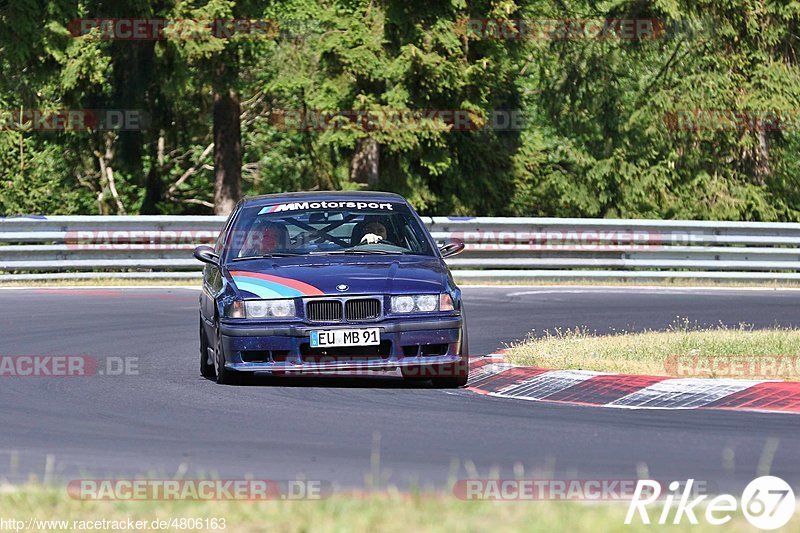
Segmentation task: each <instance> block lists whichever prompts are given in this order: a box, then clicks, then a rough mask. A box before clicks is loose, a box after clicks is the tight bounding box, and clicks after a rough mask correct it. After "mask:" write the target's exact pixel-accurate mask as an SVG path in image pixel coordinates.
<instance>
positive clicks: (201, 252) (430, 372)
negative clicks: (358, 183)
mask: <svg viewBox="0 0 800 533" xmlns="http://www.w3.org/2000/svg"><path fill="white" fill-rule="evenodd" d="M463 249H464V244H463V242H461V241H458V240H450V241H448V242H447V243H445V244H443V245H442V246H441V247H437V246H436V243H435V242H434V240H433V239H432V237H431V235H430V233H429V232H428V230H427V228H426V227H425V225H424V224H423V223H422V220H421V219H420V217H419V216H418V215H417V213H416V212H415V211H414V209H413V208H412V207H411V206H410V205H409V204H408V202H407V201H406V200H405V199H403V198H402V197H401V196H398V195H395V194H389V193H380V192H314V193H289V194H275V195H266V196H258V197H252V198H245V199H243V200H242V201H241V202H239V204H238V205H237V206H236V208H235V209H234V210H233V212H232V213H231V215H230V217H229V218H228V220H227V222H226V223H225V226H224V229H223V230H222V232H221V233H220V235H219V237H218V239H217V241H216V243H215V246H214V247H211V246H200V247H198V248H197V249H196V250H195V252H194V256H195V257H196V258H197V259H199V260H200V261H202V262H204V263H206V265H205V268H204V270H203V291H202V294H201V296H200V372H201V373H202V375H203V376H206V377H209V378H213V377H216V380H217V382H218V383H224V384H234V383H240V382H241V381H242V379H243V378H245V377H247V376H251V375H253V374H273V375H283V374H290V373H314V374H320V373H321V374H330V373H333V374H353V373H356V374H369V373H373V372H374V371H382V372H386V371H395V372H396V371H397V370H398V369H399V370H400V371H401V372H402V375H403V377H404V378H406V379H408V380H431V381H432V382H433V384H434V385H435V386H439V387H460V386H463V385H465V384H466V382H467V378H468V373H469V365H468V354H469V349H468V341H467V325H466V317H465V315H464V308H463V305H462V302H461V291H460V289H459V288H458V287H457V286H456V284H455V283H454V282H453V277H452V275H451V274H450V271H449V270H448V268H447V265H446V264H445V262H444V258H445V257H449V256H452V255H455V254H457V253H459V252H461V251H462V250H463Z"/></svg>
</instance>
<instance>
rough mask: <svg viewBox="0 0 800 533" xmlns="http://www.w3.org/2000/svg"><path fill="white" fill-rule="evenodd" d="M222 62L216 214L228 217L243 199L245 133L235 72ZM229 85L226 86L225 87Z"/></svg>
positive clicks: (218, 97) (216, 139) (217, 95)
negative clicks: (243, 131) (243, 140)
mask: <svg viewBox="0 0 800 533" xmlns="http://www.w3.org/2000/svg"><path fill="white" fill-rule="evenodd" d="M228 59H229V58H227V57H222V58H220V63H219V67H218V68H217V81H219V82H220V85H223V86H224V88H221V87H216V88H215V90H214V213H215V214H217V215H227V214H229V213H230V212H231V211H232V210H233V208H234V207H235V206H236V202H238V201H239V198H241V196H242V131H241V123H240V121H239V116H240V115H241V106H240V103H239V94H238V93H237V92H236V90H235V89H234V88H232V87H231V85H232V83H231V79H234V80H235V78H236V74H235V72H236V70H235V69H234V68H228V66H227V65H226V63H228ZM225 82H227V83H225Z"/></svg>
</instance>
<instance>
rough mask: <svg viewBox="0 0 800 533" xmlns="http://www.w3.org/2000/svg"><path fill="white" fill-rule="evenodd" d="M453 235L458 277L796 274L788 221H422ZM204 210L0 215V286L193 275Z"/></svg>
mask: <svg viewBox="0 0 800 533" xmlns="http://www.w3.org/2000/svg"><path fill="white" fill-rule="evenodd" d="M423 220H424V221H425V223H426V225H427V226H428V228H429V229H430V230H431V233H432V234H433V236H434V238H435V239H436V240H437V241H442V240H445V239H448V238H452V237H455V238H459V239H462V240H464V242H465V243H466V244H467V248H466V250H465V252H464V253H463V254H462V255H459V256H457V257H454V258H451V259H448V264H449V265H450V267H451V269H452V270H453V272H454V274H455V275H456V277H458V278H470V279H485V280H507V279H515V278H542V279H574V278H587V279H625V278H632V279H657V278H700V279H719V280H725V279H728V280H800V224H795V223H760V222H709V221H687V220H617V219H581V218H574V219H565V218H489V217H483V218H461V217H433V218H431V217H424V218H423ZM223 222H224V217H213V216H52V217H11V218H0V272H1V273H0V281H3V280H24V279H51V278H64V279H67V278H109V277H118V278H151V279H152V278H171V279H175V278H184V277H189V278H196V277H199V275H200V270H201V264H200V263H199V262H197V261H196V260H195V259H194V258H193V257H192V254H191V252H192V250H193V249H194V247H195V246H197V245H198V244H204V243H206V244H207V243H210V242H212V241H213V239H214V238H215V236H216V234H217V232H218V231H219V229H220V228H221V226H222V224H223Z"/></svg>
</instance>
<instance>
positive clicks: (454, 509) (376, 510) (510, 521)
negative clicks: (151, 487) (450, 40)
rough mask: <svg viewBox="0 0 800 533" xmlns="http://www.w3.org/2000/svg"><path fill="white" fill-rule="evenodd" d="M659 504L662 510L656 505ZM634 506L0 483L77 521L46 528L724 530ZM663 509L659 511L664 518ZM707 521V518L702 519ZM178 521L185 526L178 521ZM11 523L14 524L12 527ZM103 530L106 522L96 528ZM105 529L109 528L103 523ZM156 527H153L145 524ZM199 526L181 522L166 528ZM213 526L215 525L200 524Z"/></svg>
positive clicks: (42, 516)
mask: <svg viewBox="0 0 800 533" xmlns="http://www.w3.org/2000/svg"><path fill="white" fill-rule="evenodd" d="M654 509H655V508H654ZM626 511H627V504H624V503H619V502H616V503H599V504H591V505H590V504H582V503H576V502H542V501H530V502H489V501H462V500H459V499H456V498H455V497H453V496H450V495H445V494H442V493H421V494H404V493H397V492H390V493H369V494H361V495H359V494H336V495H334V496H332V497H331V498H329V499H326V500H321V501H270V502H241V501H239V502H236V501H233V502H232V501H202V502H190V501H177V502H176V501H172V502H148V501H136V502H122V501H116V502H89V501H79V500H73V499H70V498H69V497H67V496H66V494H65V491H64V490H63V489H61V490H57V489H55V488H44V487H41V486H24V487H21V488H12V489H10V490H3V488H2V487H0V517H2V518H3V519H4V520H8V519H14V520H21V521H25V522H26V523H27V521H28V520H29V519H32V518H33V519H36V520H40V521H41V520H58V521H67V522H68V525H69V527H68V528H62V527H59V526H58V525H54V524H51V525H50V527H49V528H48V527H41V526H42V524H40V528H39V529H38V530H39V531H65V530H74V529H76V527H75V524H74V521H99V520H109V521H127V520H128V519H129V518H130V519H131V520H132V521H134V522H136V521H146V522H148V524H149V523H150V522H151V521H152V520H155V519H158V520H171V519H174V518H177V519H180V518H190V519H205V518H209V519H211V518H216V519H225V526H226V527H225V529H224V530H223V529H217V531H226V532H229V533H230V532H250V531H281V532H305V531H323V532H327V531H330V532H339V531H347V532H361V531H364V532H372V531H388V532H393V531H397V532H405V531H433V532H438V531H441V532H451V531H476V532H477V531H503V532H505V531H509V532H511V531H531V532H538V531H541V532H550V531H576V532H581V531H587V532H589V531H591V532H594V531H610V532H615V531H619V532H626V533H634V532H646V531H653V529H654V528H657V529H658V530H659V531H662V530H666V531H692V532H695V533H697V532H705V531H718V530H719V528H715V526H710V525H707V524H706V525H703V524H702V522H701V525H695V526H692V525H691V524H689V523H688V521H686V520H684V521H685V522H686V523H685V524H683V525H680V526H671V525H670V526H652V525H650V526H647V525H642V524H640V523H635V524H634V525H625V524H624V519H625V514H626ZM659 512H660V506H659V507H658V509H656V510H653V511H651V515H652V516H651V518H652V519H655V520H657V518H658V514H659ZM701 520H702V519H701ZM176 525H177V524H176ZM6 529H8V528H6ZM95 529H98V528H95ZM101 530H102V529H101ZM144 530H146V531H152V530H153V528H151V527H148V528H146V529H144ZM192 530H194V531H197V530H198V529H186V528H184V529H181V528H179V527H174V528H166V529H160V531H192ZM200 530H209V531H213V530H214V529H213V528H210V527H209V528H205V527H203V528H200ZM725 530H726V531H734V532H738V531H751V530H752V527H748V524H747V522H746V521H745V520H744V519H743V518H742V517H741V514H740V513H734V518H733V520H732V521H731V522H729V523H728V524H726V526H725Z"/></svg>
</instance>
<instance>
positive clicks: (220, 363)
mask: <svg viewBox="0 0 800 533" xmlns="http://www.w3.org/2000/svg"><path fill="white" fill-rule="evenodd" d="M216 334H217V335H216V336H217V339H216V344H215V348H214V363H215V364H216V372H217V383H219V384H220V385H240V384H241V383H242V382H243V379H242V375H241V374H240V373H239V372H237V371H236V370H228V369H227V368H225V352H224V351H223V350H224V348H223V347H222V336H221V335H220V334H219V326H217V330H216Z"/></svg>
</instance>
